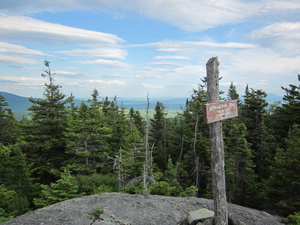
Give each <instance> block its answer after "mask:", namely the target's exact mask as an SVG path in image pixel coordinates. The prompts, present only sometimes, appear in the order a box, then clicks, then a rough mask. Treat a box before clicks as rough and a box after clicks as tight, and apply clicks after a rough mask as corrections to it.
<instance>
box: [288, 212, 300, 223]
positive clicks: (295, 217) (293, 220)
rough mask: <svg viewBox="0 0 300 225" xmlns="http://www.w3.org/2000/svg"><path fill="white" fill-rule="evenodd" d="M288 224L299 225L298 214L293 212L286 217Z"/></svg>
mask: <svg viewBox="0 0 300 225" xmlns="http://www.w3.org/2000/svg"><path fill="white" fill-rule="evenodd" d="M288 224H290V225H300V212H295V213H294V214H292V215H289V216H288Z"/></svg>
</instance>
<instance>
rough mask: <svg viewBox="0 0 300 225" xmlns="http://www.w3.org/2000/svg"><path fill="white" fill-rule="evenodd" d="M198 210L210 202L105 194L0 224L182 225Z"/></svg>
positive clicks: (236, 209) (251, 217) (266, 217)
mask: <svg viewBox="0 0 300 225" xmlns="http://www.w3.org/2000/svg"><path fill="white" fill-rule="evenodd" d="M97 208H99V209H101V210H100V211H101V213H100V214H99V215H93V211H95V209H97ZM201 208H206V209H208V210H213V201H212V200H209V199H202V198H182V197H164V196H155V195H149V196H143V195H130V194H124V193H105V194H100V195H91V196H84V197H80V198H75V199H71V200H67V201H64V202H60V203H56V204H54V205H51V206H48V207H45V208H42V209H38V210H35V211H33V212H30V213H27V214H25V215H22V216H19V217H16V218H13V219H11V220H9V221H6V222H3V223H1V225H175V224H184V223H183V221H185V220H186V218H187V215H188V212H191V211H195V210H198V209H201ZM102 210H103V211H102ZM228 211H229V213H230V217H231V218H232V219H234V220H236V221H239V222H240V224H247V225H280V224H282V223H280V222H279V220H278V218H277V217H275V216H272V215H270V214H267V213H265V212H262V211H258V210H253V209H249V208H245V207H242V206H238V205H233V204H228Z"/></svg>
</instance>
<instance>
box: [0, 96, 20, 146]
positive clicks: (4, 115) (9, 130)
mask: <svg viewBox="0 0 300 225" xmlns="http://www.w3.org/2000/svg"><path fill="white" fill-rule="evenodd" d="M8 106H9V104H8V102H6V100H5V98H4V97H3V96H2V95H1V94H0V143H2V144H4V145H8V144H13V143H15V142H16V141H17V138H18V136H19V135H20V130H19V127H18V123H17V121H16V120H15V118H14V115H13V113H12V110H11V109H10V108H8Z"/></svg>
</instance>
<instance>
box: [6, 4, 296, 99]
mask: <svg viewBox="0 0 300 225" xmlns="http://www.w3.org/2000/svg"><path fill="white" fill-rule="evenodd" d="M299 11H300V1H299V0H151V1H148V0H130V1H126V0H68V1H63V0H60V1H58V0H51V1H50V0H43V1H40V0H26V1H25V0H21V1H20V0H1V2H0V72H1V73H0V91H6V92H10V93H14V94H18V95H21V96H26V97H29V96H33V97H42V94H43V84H44V82H46V80H45V79H44V78H42V77H41V76H40V74H41V73H42V70H43V69H45V67H44V65H43V61H44V60H45V59H46V60H48V61H50V62H51V64H50V66H51V70H52V72H54V73H56V74H55V81H56V83H57V84H59V85H61V86H62V91H63V92H64V93H65V94H67V95H70V93H73V95H75V97H82V98H84V97H88V96H90V94H91V93H92V91H93V89H95V88H96V89H98V90H99V92H100V95H101V96H109V97H112V96H117V97H120V98H146V96H147V93H149V95H150V97H155V98H165V97H167V98H177V97H189V96H190V95H191V93H192V91H193V89H196V88H197V85H198V84H199V83H201V78H203V77H204V76H205V75H206V69H205V65H206V62H207V61H208V60H209V58H211V57H215V56H218V59H219V61H220V68H219V69H220V76H222V77H223V78H222V80H221V81H220V87H221V89H222V90H224V91H225V92H227V90H228V87H229V85H230V82H233V83H234V84H235V85H236V87H237V89H238V91H239V94H240V95H243V93H244V90H245V87H246V85H247V84H248V85H249V87H251V88H253V89H262V90H264V91H265V92H267V93H274V94H278V95H283V94H284V92H283V91H282V90H281V86H285V87H287V86H288V85H289V84H297V83H298V81H297V74H298V73H300V13H299Z"/></svg>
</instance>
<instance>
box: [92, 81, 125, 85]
mask: <svg viewBox="0 0 300 225" xmlns="http://www.w3.org/2000/svg"><path fill="white" fill-rule="evenodd" d="M89 82H90V83H97V84H101V85H103V86H126V82H125V81H122V80H108V81H105V80H89Z"/></svg>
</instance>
